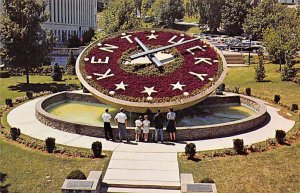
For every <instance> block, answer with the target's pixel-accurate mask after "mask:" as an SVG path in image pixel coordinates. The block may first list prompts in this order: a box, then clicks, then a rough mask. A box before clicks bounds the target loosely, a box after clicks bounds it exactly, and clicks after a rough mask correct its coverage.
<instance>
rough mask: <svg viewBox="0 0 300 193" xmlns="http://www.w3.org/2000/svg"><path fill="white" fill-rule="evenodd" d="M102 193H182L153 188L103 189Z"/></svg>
mask: <svg viewBox="0 0 300 193" xmlns="http://www.w3.org/2000/svg"><path fill="white" fill-rule="evenodd" d="M101 192H128V193H180V192H181V191H180V190H170V189H152V188H117V187H103V188H101Z"/></svg>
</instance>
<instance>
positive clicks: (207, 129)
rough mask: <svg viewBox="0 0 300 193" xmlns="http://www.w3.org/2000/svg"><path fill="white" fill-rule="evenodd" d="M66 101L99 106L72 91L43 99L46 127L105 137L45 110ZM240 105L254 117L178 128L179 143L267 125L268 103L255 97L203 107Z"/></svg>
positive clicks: (216, 100) (217, 100)
mask: <svg viewBox="0 0 300 193" xmlns="http://www.w3.org/2000/svg"><path fill="white" fill-rule="evenodd" d="M65 100H75V101H81V102H92V103H99V101H98V100H97V99H96V98H94V97H93V96H92V95H91V94H79V93H72V92H62V93H57V94H54V95H51V96H49V97H47V98H44V99H42V100H40V101H39V102H38V103H37V104H36V113H35V114H36V118H37V119H38V120H39V121H40V122H42V123H43V124H45V125H47V126H49V127H52V128H55V129H59V130H62V131H65V132H69V133H76V134H80V135H87V136H92V137H100V138H104V137H105V135H104V129H103V127H100V126H97V125H89V124H81V123H73V122H70V121H67V120H64V119H63V118H61V117H58V116H55V115H52V114H50V113H48V112H47V111H45V109H47V108H49V106H51V105H53V104H55V103H58V102H62V101H65ZM237 103H238V104H241V105H245V106H248V107H250V108H252V109H254V110H255V111H256V112H257V113H256V114H255V115H253V116H250V117H247V118H245V119H241V120H238V121H232V122H228V123H222V124H214V125H207V126H193V127H177V131H176V134H177V140H199V139H210V138H218V137H224V136H232V135H235V134H239V133H244V132H247V131H249V130H252V129H255V128H256V127H258V126H260V125H262V124H264V123H265V122H266V120H267V117H268V113H267V109H266V106H265V104H263V103H262V102H261V101H259V100H256V99H254V98H252V97H248V96H244V95H235V94H234V95H233V94H230V96H227V95H221V96H210V97H208V98H207V99H205V100H204V101H202V102H201V103H200V104H203V105H212V104H213V105H215V104H222V105H225V104H237ZM127 131H128V134H129V137H130V139H131V140H133V139H134V135H135V131H134V127H128V128H127ZM113 133H114V136H117V128H116V127H113ZM164 134H165V135H164V136H165V140H169V135H168V133H167V132H166V131H165V133H164ZM153 135H154V130H153V128H152V129H150V137H153Z"/></svg>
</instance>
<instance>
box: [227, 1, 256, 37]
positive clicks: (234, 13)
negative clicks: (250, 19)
mask: <svg viewBox="0 0 300 193" xmlns="http://www.w3.org/2000/svg"><path fill="white" fill-rule="evenodd" d="M249 7H250V6H249V4H248V3H247V1H246V0H226V1H225V4H224V6H223V8H222V25H223V28H224V30H225V32H226V33H227V34H228V35H241V34H242V33H243V32H244V31H243V23H244V20H245V18H246V16H247V14H248V9H249Z"/></svg>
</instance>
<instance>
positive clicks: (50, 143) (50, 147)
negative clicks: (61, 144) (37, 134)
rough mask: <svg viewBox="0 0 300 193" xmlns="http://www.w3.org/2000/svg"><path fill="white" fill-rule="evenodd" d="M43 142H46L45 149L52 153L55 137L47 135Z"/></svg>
mask: <svg viewBox="0 0 300 193" xmlns="http://www.w3.org/2000/svg"><path fill="white" fill-rule="evenodd" d="M45 144H46V150H47V152H48V153H53V150H54V149H55V138H52V137H48V138H47V139H46V140H45Z"/></svg>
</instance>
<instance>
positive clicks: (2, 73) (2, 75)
mask: <svg viewBox="0 0 300 193" xmlns="http://www.w3.org/2000/svg"><path fill="white" fill-rule="evenodd" d="M0 78H9V72H8V71H3V70H0Z"/></svg>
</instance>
